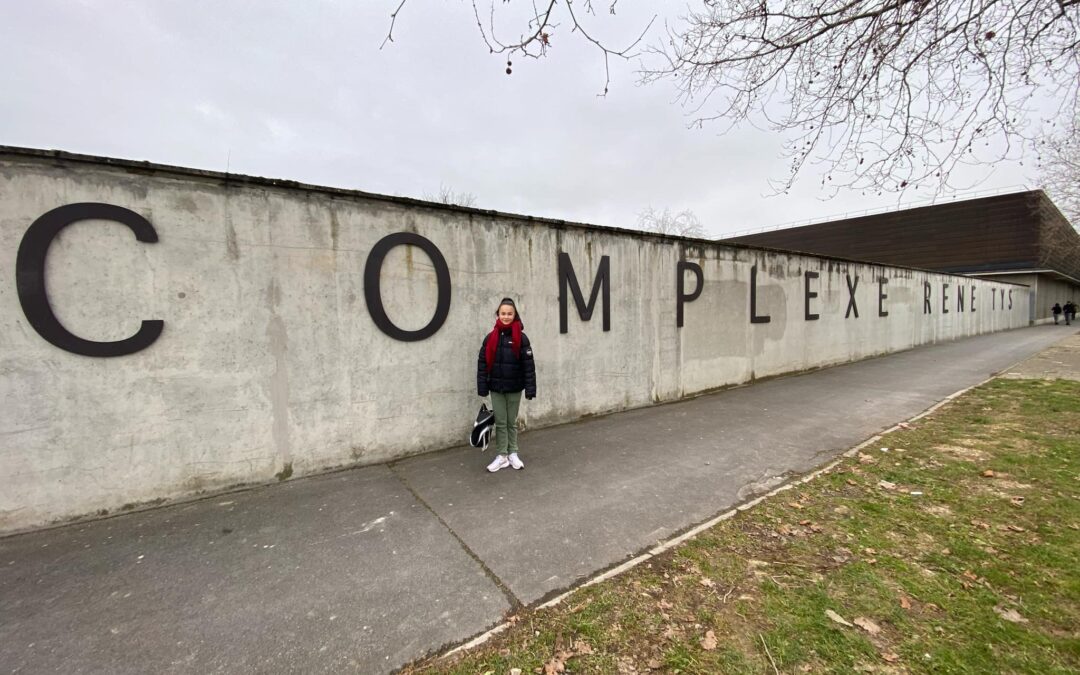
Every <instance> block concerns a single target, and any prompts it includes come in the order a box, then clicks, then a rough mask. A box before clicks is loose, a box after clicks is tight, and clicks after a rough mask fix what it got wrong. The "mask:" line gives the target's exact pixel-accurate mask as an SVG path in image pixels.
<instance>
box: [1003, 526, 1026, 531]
mask: <svg viewBox="0 0 1080 675" xmlns="http://www.w3.org/2000/svg"><path fill="white" fill-rule="evenodd" d="M1006 527H1007V528H1008V529H1010V530H1012V531H1013V532H1024V531H1025V530H1024V528H1022V527H1020V526H1019V525H1007V526H1006Z"/></svg>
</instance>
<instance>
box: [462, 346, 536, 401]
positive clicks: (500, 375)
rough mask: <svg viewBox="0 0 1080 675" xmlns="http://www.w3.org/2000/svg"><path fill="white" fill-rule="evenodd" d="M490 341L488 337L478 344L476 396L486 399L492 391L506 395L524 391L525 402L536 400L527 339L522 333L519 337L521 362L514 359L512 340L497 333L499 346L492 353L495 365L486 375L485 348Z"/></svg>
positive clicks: (531, 354)
mask: <svg viewBox="0 0 1080 675" xmlns="http://www.w3.org/2000/svg"><path fill="white" fill-rule="evenodd" d="M490 338H491V334H490V333H489V334H488V335H487V336H485V337H484V341H483V342H481V343H480V357H479V360H478V361H477V362H476V393H477V394H479V395H480V396H487V395H488V393H489V392H492V391H497V392H499V393H501V394H509V393H512V392H515V391H521V390H525V398H533V397H534V396H536V364H535V363H534V362H533V353H532V346H531V345H530V344H529V337H528V336H527V335H525V333H522V334H521V349H520V351H519V354H520V358H515V357H514V340H513V338H512V337H511V336H510V333H509V332H505V333H502V332H500V333H499V346H498V347H496V349H495V363H494V365H492V367H491V372H490V373H489V372H488V369H487V358H485V351H486V350H485V347H486V346H487V341H488V340H489V339H490Z"/></svg>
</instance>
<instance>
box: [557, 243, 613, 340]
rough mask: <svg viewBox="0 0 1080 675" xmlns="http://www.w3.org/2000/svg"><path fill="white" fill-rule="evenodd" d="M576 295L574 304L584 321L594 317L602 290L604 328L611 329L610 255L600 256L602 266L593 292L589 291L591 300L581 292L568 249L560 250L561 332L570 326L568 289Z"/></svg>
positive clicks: (567, 330)
mask: <svg viewBox="0 0 1080 675" xmlns="http://www.w3.org/2000/svg"><path fill="white" fill-rule="evenodd" d="M568 286H569V288H570V292H571V293H572V294H573V295H574V305H575V306H576V307H577V311H578V316H580V317H581V320H582V321H588V320H589V319H591V318H592V313H593V310H594V309H596V300H597V298H598V297H599V296H600V294H601V292H602V293H603V297H602V298H601V299H600V300H601V302H602V303H603V305H604V307H603V312H604V314H603V322H604V330H605V331H609V330H611V259H610V258H609V257H608V256H606V255H605V256H602V257H601V258H600V268H599V269H597V270H596V278H595V279H593V285H592V292H591V293H589V302H588V303H586V302H585V297H584V296H583V295H582V294H581V286H580V285H579V284H578V280H577V275H576V274H574V265H573V263H571V262H570V255H569V254H568V253H566V251H559V332H560V333H567V332H569V328H568V326H567V323H568V314H569V307H568V306H567V298H566V289H567V287H568Z"/></svg>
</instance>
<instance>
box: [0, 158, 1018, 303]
mask: <svg viewBox="0 0 1080 675" xmlns="http://www.w3.org/2000/svg"><path fill="white" fill-rule="evenodd" d="M5 157H12V158H32V159H39V160H59V161H61V162H66V163H82V164H95V165H99V166H105V167H113V168H118V169H123V170H125V171H129V172H131V173H136V174H146V175H152V174H162V175H167V176H177V177H181V178H194V179H201V180H206V181H214V182H220V183H223V184H226V185H241V186H253V187H269V188H277V189H281V190H293V191H299V192H311V193H319V194H324V195H329V196H332V197H343V198H353V199H368V200H375V201H383V202H389V203H393V204H400V205H403V206H412V207H420V208H427V209H433V210H441V211H451V212H456V213H462V214H467V215H470V216H487V217H496V218H506V219H510V220H519V221H525V222H527V223H530V224H537V225H547V226H549V227H554V228H571V229H576V230H585V231H592V232H598V233H603V234H618V235H624V236H628V237H632V238H635V239H642V240H653V241H661V242H667V243H672V244H684V245H689V246H709V247H720V248H727V249H737V250H743V251H751V252H754V251H758V252H763V253H780V254H784V255H793V254H794V255H799V256H803V257H807V258H816V259H819V260H826V261H830V262H838V263H843V264H855V265H872V266H877V267H882V268H886V267H887V268H890V269H899V270H910V271H913V272H921V273H926V274H938V275H942V276H951V277H958V278H961V279H971V278H972V277H970V276H966V275H963V274H954V273H951V272H942V271H939V270H929V269H924V268H920V267H908V266H905V265H894V264H884V263H879V262H875V261H873V260H857V259H854V258H842V257H837V256H827V255H818V254H813V253H806V252H803V251H791V250H785V249H780V248H772V247H768V246H751V245H748V244H740V243H734V242H721V241H717V240H714V239H699V238H695V237H683V236H679V235H673V234H659V233H656V232H647V231H643V230H633V229H629V228H624V227H614V226H611V225H593V224H591V223H580V222H574V221H568V220H560V219H557V218H545V217H542V216H528V215H522V214H518V213H507V212H504V211H496V210H493V209H478V208H474V207H471V206H459V205H457V204H442V203H440V202H432V201H426V200H423V199H416V198H413V197H400V196H396V195H383V194H378V193H375V192H364V191H363V190H355V189H348V188H335V187H328V186H325V185H313V184H310V183H302V182H299V181H294V180H287V179H282V178H265V177H262V176H248V175H244V174H238V173H228V172H223V171H210V170H207V169H193V168H189V167H183V166H175V165H170V164H157V163H155V162H149V161H145V160H132V159H121V158H116V157H103V156H100V155H86V154H81V153H75V152H68V151H66V150H43V149H40V148H25V147H20V146H12V145H0V160H2V159H4V158H5ZM995 283H1000V284H1005V285H1010V286H1019V287H1024V288H1026V287H1027V284H1018V283H1014V282H1010V281H997V280H995Z"/></svg>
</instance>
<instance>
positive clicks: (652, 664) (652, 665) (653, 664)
mask: <svg viewBox="0 0 1080 675" xmlns="http://www.w3.org/2000/svg"><path fill="white" fill-rule="evenodd" d="M645 665H647V666H649V669H650V670H660V667H661V666H663V665H664V664H662V663H660V659H649V662H648V663H647V664H645Z"/></svg>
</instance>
